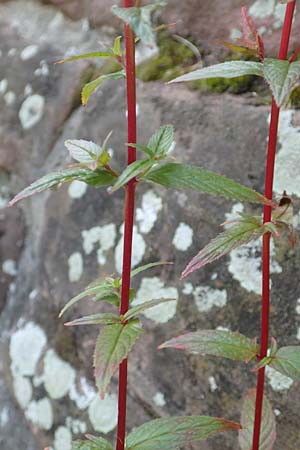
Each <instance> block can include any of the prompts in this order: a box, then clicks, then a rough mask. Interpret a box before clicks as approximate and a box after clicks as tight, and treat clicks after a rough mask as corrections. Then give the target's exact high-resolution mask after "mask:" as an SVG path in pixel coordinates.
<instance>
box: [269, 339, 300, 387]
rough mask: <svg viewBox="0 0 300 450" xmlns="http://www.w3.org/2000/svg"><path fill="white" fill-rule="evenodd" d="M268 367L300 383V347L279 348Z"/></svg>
mask: <svg viewBox="0 0 300 450" xmlns="http://www.w3.org/2000/svg"><path fill="white" fill-rule="evenodd" d="M269 365H270V367H272V368H273V369H275V370H277V372H280V373H282V374H283V375H285V376H287V377H290V378H292V380H295V381H300V346H297V345H291V346H288V347H281V348H280V349H279V350H278V351H277V352H276V354H275V355H274V356H273V357H272V359H271V362H270V364H269Z"/></svg>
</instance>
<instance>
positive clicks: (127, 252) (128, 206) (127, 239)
mask: <svg viewBox="0 0 300 450" xmlns="http://www.w3.org/2000/svg"><path fill="white" fill-rule="evenodd" d="M133 3H134V2H133V0H124V7H125V8H129V7H132V6H133ZM125 43H126V82H127V110H128V140H127V142H130V143H136V76H135V42H134V34H133V32H132V30H131V29H130V27H129V26H128V25H126V26H125ZM134 161H136V150H135V148H133V147H130V146H128V149H127V163H128V165H129V164H131V163H133V162H134ZM135 183H136V182H135V180H131V181H130V182H129V183H128V185H127V187H126V194H125V210H124V216H125V230H124V251H123V272H122V291H121V306H120V314H122V315H123V314H125V313H126V312H127V311H128V308H129V291H130V272H131V255H132V238H133V223H134V202H135ZM126 404H127V359H126V360H124V361H123V362H122V363H121V364H120V368H119V410H118V433H117V446H116V449H117V450H124V447H125V436H126Z"/></svg>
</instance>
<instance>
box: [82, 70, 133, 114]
mask: <svg viewBox="0 0 300 450" xmlns="http://www.w3.org/2000/svg"><path fill="white" fill-rule="evenodd" d="M121 78H126V72H125V70H123V69H122V70H120V71H119V72H113V73H108V74H105V75H101V76H100V77H98V78H96V79H95V80H93V81H90V82H89V83H87V84H86V85H85V86H84V87H83V89H82V92H81V101H82V104H83V105H84V106H86V105H87V103H88V101H89V98H90V96H91V95H92V94H93V93H94V92H95V91H96V90H97V89H98V88H99V87H100V86H101V85H102V84H103V83H104V82H105V81H107V80H120V79H121Z"/></svg>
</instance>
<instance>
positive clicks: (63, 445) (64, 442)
mask: <svg viewBox="0 0 300 450" xmlns="http://www.w3.org/2000/svg"><path fill="white" fill-rule="evenodd" d="M53 445H54V450H72V433H71V431H70V430H69V429H68V428H67V427H63V426H61V427H58V428H57V430H55V433H54V442H53Z"/></svg>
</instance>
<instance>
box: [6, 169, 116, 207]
mask: <svg viewBox="0 0 300 450" xmlns="http://www.w3.org/2000/svg"><path fill="white" fill-rule="evenodd" d="M73 180H79V181H84V182H85V183H87V184H89V185H90V186H93V187H100V186H109V185H111V184H113V183H114V180H115V177H113V176H112V175H111V174H110V173H109V172H108V171H107V170H106V169H97V170H90V169H88V168H72V169H65V170H62V171H61V172H52V173H49V174H48V175H45V176H44V177H42V178H40V179H39V180H37V181H35V182H34V183H32V184H31V185H30V186H28V187H27V188H25V189H24V190H23V191H21V192H19V194H17V195H16V196H15V197H14V198H13V199H12V200H11V201H10V202H9V206H12V205H14V204H15V203H17V202H19V201H20V200H23V199H24V198H27V197H31V196H32V195H34V194H38V193H40V192H43V191H46V190H47V189H54V188H58V187H60V186H61V185H62V184H64V183H69V182H71V181H73Z"/></svg>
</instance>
